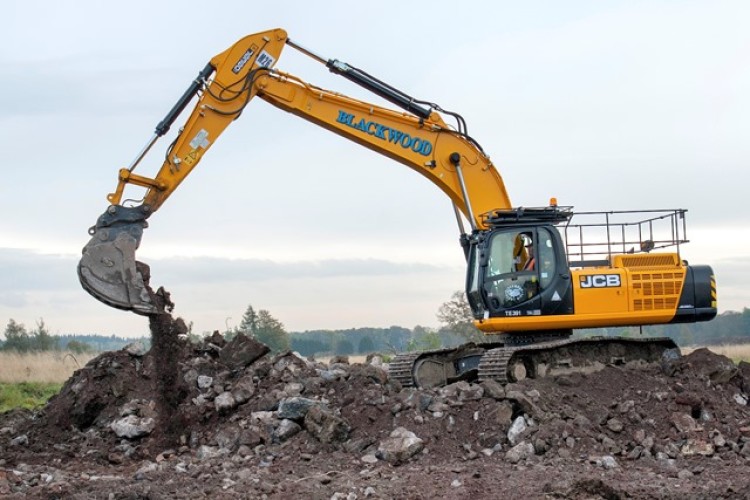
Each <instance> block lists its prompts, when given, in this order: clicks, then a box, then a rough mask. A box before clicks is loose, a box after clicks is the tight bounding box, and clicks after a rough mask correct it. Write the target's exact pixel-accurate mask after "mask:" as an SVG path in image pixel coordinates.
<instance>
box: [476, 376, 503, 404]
mask: <svg viewBox="0 0 750 500" xmlns="http://www.w3.org/2000/svg"><path fill="white" fill-rule="evenodd" d="M480 385H481V386H482V388H483V389H484V395H485V397H488V398H492V399H494V400H496V401H500V400H503V399H505V388H504V387H503V386H502V384H500V382H498V381H496V380H492V379H490V380H484V381H482V383H481V384H480Z"/></svg>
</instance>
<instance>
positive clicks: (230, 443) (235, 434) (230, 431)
mask: <svg viewBox="0 0 750 500" xmlns="http://www.w3.org/2000/svg"><path fill="white" fill-rule="evenodd" d="M240 435H241V430H240V429H239V428H238V427H237V426H234V425H227V426H224V427H223V428H222V429H220V430H219V431H218V432H217V433H216V434H215V435H214V439H215V440H216V444H218V445H219V448H223V449H225V450H229V451H233V450H234V449H236V448H237V445H238V443H239V441H240Z"/></svg>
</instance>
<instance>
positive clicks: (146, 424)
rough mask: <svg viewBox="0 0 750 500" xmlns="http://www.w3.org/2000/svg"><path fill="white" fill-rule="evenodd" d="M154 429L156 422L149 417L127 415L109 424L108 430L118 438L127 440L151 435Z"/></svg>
mask: <svg viewBox="0 0 750 500" xmlns="http://www.w3.org/2000/svg"><path fill="white" fill-rule="evenodd" d="M155 427H156V421H155V420H154V419H153V418H151V417H138V416H136V415H128V416H127V417H125V418H121V419H120V420H115V421H114V422H112V424H110V428H111V429H112V431H114V433H115V434H116V435H117V436H118V437H124V438H128V439H135V438H140V437H143V436H147V435H149V434H151V432H152V431H153V430H154V428H155Z"/></svg>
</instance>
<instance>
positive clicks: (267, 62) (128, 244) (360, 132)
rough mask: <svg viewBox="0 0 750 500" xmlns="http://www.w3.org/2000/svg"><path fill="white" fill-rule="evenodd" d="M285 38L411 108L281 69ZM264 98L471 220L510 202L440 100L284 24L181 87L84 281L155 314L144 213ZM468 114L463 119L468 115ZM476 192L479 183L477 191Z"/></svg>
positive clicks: (104, 296)
mask: <svg viewBox="0 0 750 500" xmlns="http://www.w3.org/2000/svg"><path fill="white" fill-rule="evenodd" d="M285 45H290V46H292V47H294V48H296V49H299V50H301V51H302V52H303V53H305V54H307V55H310V56H311V57H313V58H315V59H316V60H319V61H321V62H324V63H325V64H326V66H327V67H328V68H329V69H330V70H331V71H332V72H334V73H336V74H339V75H342V76H344V77H345V78H347V79H349V80H351V81H353V82H355V83H357V84H359V85H361V86H363V87H365V88H366V89H368V90H370V91H371V92H373V93H374V94H376V95H378V96H380V97H383V98H385V99H387V100H389V101H391V102H393V103H394V104H397V105H399V106H401V107H402V108H404V111H394V110H391V109H387V108H384V107H381V106H378V105H376V104H372V103H369V102H365V101H360V100H357V99H353V98H351V97H347V96H344V95H342V94H339V93H336V92H332V91H329V90H325V89H322V88H319V87H316V86H314V85H311V84H309V83H307V82H305V81H303V80H302V79H300V78H298V77H295V76H294V75H291V74H288V73H283V72H280V71H276V70H274V69H273V66H274V65H275V63H276V61H277V60H278V58H279V56H280V54H281V51H282V49H283V48H284V47H285ZM254 97H260V98H261V99H263V100H265V101H266V102H268V103H270V104H272V105H274V106H276V107H278V108H280V109H283V110H285V111H288V112H290V113H293V114H295V115H297V116H300V117H302V118H304V119H306V120H308V121H310V122H312V123H315V124H317V125H319V126H321V127H323V128H326V129H328V130H330V131H332V132H334V133H336V134H338V135H341V136H343V137H346V138H348V139H350V140H352V141H355V142H357V143H358V144H361V145H363V146H365V147H367V148H370V149H372V150H374V151H376V152H378V153H381V154H383V155H385V156H387V157H389V158H391V159H393V160H396V161H398V162H400V163H402V164H404V165H406V166H408V167H409V168H411V169H413V170H415V171H417V172H418V173H420V174H421V175H423V176H424V177H426V178H427V179H429V180H430V181H431V182H433V183H434V184H435V185H436V186H437V187H438V188H439V189H441V190H442V191H443V192H444V193H445V194H446V195H448V197H449V198H450V199H451V201H452V202H453V204H454V206H455V207H456V209H457V210H458V211H460V212H462V213H463V214H464V215H465V216H466V217H467V218H468V219H469V221H470V223H471V225H472V227H473V228H481V227H484V222H483V219H482V218H481V216H480V214H483V213H485V212H488V211H490V210H492V209H496V208H509V207H510V200H509V198H508V194H507V192H506V190H505V185H504V183H503V180H502V177H500V174H499V173H498V171H497V170H496V169H495V167H494V166H493V165H492V162H491V161H490V159H489V157H487V156H486V155H485V154H484V152H483V151H482V149H481V148H480V147H479V146H478V144H477V143H476V142H475V141H473V140H472V139H471V137H469V136H468V134H466V133H465V131H461V130H460V129H459V130H454V129H453V128H451V127H450V126H448V125H447V124H446V123H445V121H444V120H443V118H442V117H441V115H440V114H439V113H438V112H437V111H435V110H434V109H433V108H436V105H427V104H424V103H423V104H420V103H419V102H418V101H416V100H415V99H413V98H411V97H409V96H408V95H406V94H405V93H403V92H401V91H399V90H397V89H395V88H393V87H391V86H390V85H388V84H386V83H384V82H382V81H380V80H378V79H377V78H374V77H372V76H371V75H369V74H367V73H365V72H364V71H361V70H359V69H357V68H354V67H352V66H350V65H348V64H346V63H342V62H341V61H338V60H326V59H324V58H321V57H320V56H317V55H315V54H313V53H312V52H310V51H308V50H306V49H304V48H302V47H300V46H299V45H298V44H296V43H294V42H291V41H290V40H289V39H288V37H287V34H286V32H285V31H284V30H281V29H275V30H270V31H266V32H262V33H257V34H254V35H249V36H247V37H245V38H243V39H241V40H239V41H238V42H237V43H235V44H234V45H233V46H232V47H230V48H229V49H227V50H225V51H224V52H222V53H221V54H218V55H216V56H214V57H213V58H211V61H210V62H209V63H208V64H207V65H206V66H205V68H204V69H203V70H201V71H200V73H199V74H198V77H197V78H196V79H195V80H194V81H193V82H191V84H190V86H189V87H188V89H187V90H186V91H185V93H184V94H183V96H182V97H181V98H180V99H179V100H178V101H177V103H176V104H175V105H174V107H173V108H172V109H171V110H170V112H169V113H168V114H167V116H166V117H165V118H164V119H163V120H162V121H161V122H159V124H158V125H157V126H156V129H155V132H154V135H153V137H152V138H151V139H150V140H149V142H148V143H147V145H146V147H144V148H143V150H142V151H141V153H140V154H139V155H138V157H137V158H136V159H135V161H133V163H132V164H131V165H130V166H129V167H128V168H122V169H121V170H120V172H119V178H118V183H117V188H116V189H115V191H114V192H113V193H110V194H109V195H108V196H107V200H108V201H109V202H110V204H111V205H110V206H109V207H108V208H107V211H106V212H105V213H104V214H103V215H102V216H101V217H100V218H99V219H98V220H97V223H96V225H95V226H94V227H92V228H91V229H90V231H89V232H90V234H91V240H90V241H89V243H88V244H87V245H86V246H85V247H84V249H83V257H82V259H81V261H80V264H79V267H78V275H79V278H80V281H81V284H82V286H83V288H84V289H85V290H86V291H88V292H89V293H90V294H91V295H93V296H94V297H95V298H97V299H98V300H100V301H102V302H104V303H105V304H108V305H110V306H113V307H116V308H119V309H125V310H131V311H133V312H135V313H137V314H145V315H148V314H153V313H155V308H154V306H153V301H152V300H151V298H150V296H149V293H148V286H147V285H148V283H147V281H148V280H147V279H146V278H145V277H144V272H145V268H146V266H145V265H143V264H141V263H138V262H137V261H136V260H135V251H136V249H137V248H138V246H139V245H140V241H141V237H142V235H143V229H144V228H145V227H147V223H146V219H147V218H148V217H149V216H151V214H153V213H154V212H155V211H157V210H158V209H159V208H160V207H161V205H162V204H163V203H164V201H165V200H166V199H167V198H168V197H169V196H170V195H171V194H172V193H174V191H175V190H176V189H177V187H178V186H179V185H180V183H181V182H182V181H183V180H184V179H185V178H186V177H187V176H188V175H189V174H190V172H191V171H192V170H193V168H195V167H196V166H197V165H198V163H199V162H200V161H201V160H202V158H203V155H204V154H205V153H206V152H207V151H208V149H209V148H210V147H211V146H212V145H213V144H214V143H215V142H216V140H217V138H218V137H219V136H220V135H221V133H222V132H223V131H224V130H225V129H226V127H227V126H228V125H229V124H230V123H231V122H232V121H233V120H235V119H237V118H238V117H239V116H240V114H241V113H242V112H243V110H244V109H245V107H246V106H247V105H248V103H249V102H250V101H251V100H252V99H253V98H254ZM195 98H197V102H196V104H195V105H194V107H193V110H192V113H191V114H190V116H189V118H188V120H187V122H186V123H185V125H184V127H183V128H182V129H181V131H180V133H179V135H178V136H177V139H176V140H175V142H174V143H173V144H172V145H171V146H170V148H169V150H168V152H167V155H166V157H165V160H164V162H163V164H162V166H161V168H160V170H159V171H158V173H157V174H156V176H155V177H154V178H148V177H145V176H141V175H137V174H135V173H134V169H135V167H136V166H137V165H138V164H139V163H140V161H141V160H142V159H143V157H144V156H145V154H146V153H147V152H148V151H149V150H150V149H151V147H152V146H153V144H154V143H155V142H156V140H157V139H158V138H159V137H161V136H163V135H164V134H166V133H167V132H168V130H169V129H170V127H171V125H172V123H173V122H174V121H175V119H176V118H177V116H178V115H179V114H180V113H181V112H182V111H183V110H184V109H185V108H186V107H187V105H188V104H189V103H190V102H191V101H192V100H193V99H195ZM461 122H462V120H461ZM129 185H133V186H140V187H141V188H144V189H146V192H145V195H144V196H143V202H142V203H141V204H140V205H138V206H135V207H125V206H123V205H122V200H123V195H124V191H125V188H126V187H127V186H129ZM468 193H472V195H471V197H469V194H468Z"/></svg>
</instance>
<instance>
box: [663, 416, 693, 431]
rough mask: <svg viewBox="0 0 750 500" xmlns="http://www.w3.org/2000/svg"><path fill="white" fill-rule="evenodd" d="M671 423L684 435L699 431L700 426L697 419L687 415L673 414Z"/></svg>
mask: <svg viewBox="0 0 750 500" xmlns="http://www.w3.org/2000/svg"><path fill="white" fill-rule="evenodd" d="M670 422H672V425H674V426H675V428H676V429H677V430H678V431H680V432H682V433H688V432H694V431H696V430H698V424H697V423H696V422H695V419H694V418H693V417H691V416H690V415H688V414H687V413H672V415H671V416H670Z"/></svg>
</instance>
